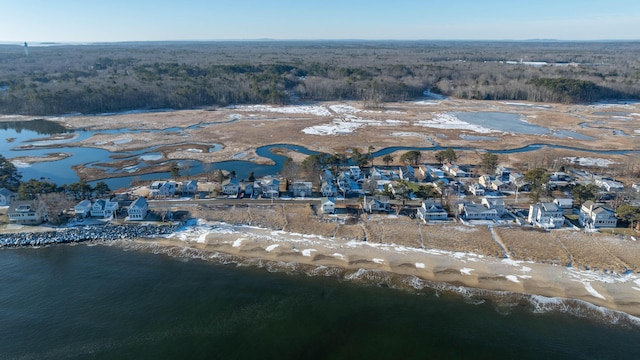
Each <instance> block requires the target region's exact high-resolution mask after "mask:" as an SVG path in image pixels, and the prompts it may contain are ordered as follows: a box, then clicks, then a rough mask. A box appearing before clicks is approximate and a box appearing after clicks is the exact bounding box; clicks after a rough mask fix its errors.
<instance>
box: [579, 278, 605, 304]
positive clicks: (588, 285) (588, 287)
mask: <svg viewBox="0 0 640 360" xmlns="http://www.w3.org/2000/svg"><path fill="white" fill-rule="evenodd" d="M582 284H583V285H584V288H585V289H586V290H587V292H588V293H589V294H591V296H593V297H597V298H599V299H602V300H606V298H605V297H604V296H602V295H601V294H600V293H599V292H597V291H596V289H594V288H593V286H591V283H590V282H587V281H585V282H583V283H582Z"/></svg>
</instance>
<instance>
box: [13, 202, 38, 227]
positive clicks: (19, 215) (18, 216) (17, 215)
mask: <svg viewBox="0 0 640 360" xmlns="http://www.w3.org/2000/svg"><path fill="white" fill-rule="evenodd" d="M7 215H8V216H9V222H10V223H12V224H22V225H38V224H42V223H43V222H45V221H47V212H46V210H45V209H44V206H43V204H42V202H40V201H13V202H12V203H11V205H9V211H8V212H7Z"/></svg>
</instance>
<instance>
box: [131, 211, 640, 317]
mask: <svg viewBox="0 0 640 360" xmlns="http://www.w3.org/2000/svg"><path fill="white" fill-rule="evenodd" d="M134 242H136V243H138V244H140V245H143V246H145V245H147V246H152V245H153V246H159V247H162V248H165V249H169V248H176V247H177V248H181V249H182V250H181V251H188V250H185V248H190V249H193V250H197V251H201V252H203V255H202V256H204V257H205V258H206V257H211V258H213V257H216V256H220V255H221V254H222V255H223V256H228V257H230V258H231V259H235V260H233V261H232V262H236V263H238V264H240V263H244V262H248V263H249V264H255V265H260V266H264V264H265V263H270V264H269V265H268V267H269V269H270V270H269V271H271V269H273V270H274V271H287V270H289V271H290V270H291V269H294V268H297V267H303V268H307V267H308V268H309V269H307V270H306V271H304V272H306V273H308V271H311V273H312V274H316V273H317V274H318V275H320V274H324V273H326V274H325V275H331V273H336V272H344V273H349V274H350V275H348V276H350V277H353V276H356V277H357V276H359V275H358V274H362V273H363V272H365V273H366V272H369V273H370V274H369V275H372V274H375V273H377V272H382V273H387V274H392V275H399V276H401V277H407V278H415V279H419V281H421V282H425V281H426V282H435V283H443V284H448V285H451V286H454V287H459V286H462V287H465V288H469V289H478V290H480V291H482V290H485V291H490V292H509V293H514V294H522V295H530V296H542V297H544V298H547V299H546V300H541V301H542V302H545V301H552V300H551V299H554V298H560V299H572V300H578V301H582V302H585V303H589V304H592V305H594V306H597V307H604V308H607V309H609V310H613V311H620V312H623V313H625V314H627V315H629V316H631V320H630V321H631V322H633V323H635V324H637V325H640V318H638V317H640V277H639V276H638V275H637V274H634V273H628V274H624V275H620V274H616V273H604V272H598V271H585V270H578V269H575V268H572V267H565V266H559V265H551V264H541V263H535V262H529V261H516V260H512V259H509V258H505V259H499V258H494V257H490V256H483V255H478V254H474V253H470V252H451V251H445V250H436V249H419V248H412V247H408V246H402V245H395V244H371V243H367V242H364V241H355V240H351V241H347V240H340V239H328V238H324V237H322V236H317V235H303V234H297V233H291V232H284V231H274V230H271V229H267V228H261V227H253V226H246V225H230V224H227V223H222V222H204V221H199V222H198V223H197V224H191V225H190V226H187V227H185V228H184V229H182V230H180V231H178V232H176V233H173V234H171V235H167V236H164V237H158V238H153V239H139V240H134ZM374 277H375V276H374ZM370 280H371V279H370ZM373 282H375V278H374V279H373Z"/></svg>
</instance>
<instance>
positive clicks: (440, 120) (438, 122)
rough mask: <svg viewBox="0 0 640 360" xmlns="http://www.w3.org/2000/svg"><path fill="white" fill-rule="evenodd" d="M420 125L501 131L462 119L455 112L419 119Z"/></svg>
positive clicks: (491, 131) (475, 130)
mask: <svg viewBox="0 0 640 360" xmlns="http://www.w3.org/2000/svg"><path fill="white" fill-rule="evenodd" d="M415 124H416V125H419V126H424V127H430V128H435V129H456V130H469V131H474V132H477V133H482V134H488V133H495V132H500V131H498V130H493V129H489V128H486V127H483V126H479V125H473V124H470V123H468V122H466V121H462V120H460V119H459V118H458V117H457V116H455V115H453V114H448V113H445V114H435V116H434V117H433V118H432V119H430V120H419V121H417V122H416V123H415Z"/></svg>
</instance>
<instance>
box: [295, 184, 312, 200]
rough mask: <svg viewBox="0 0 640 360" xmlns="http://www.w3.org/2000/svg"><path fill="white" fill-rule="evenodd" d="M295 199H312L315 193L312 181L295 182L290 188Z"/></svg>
mask: <svg viewBox="0 0 640 360" xmlns="http://www.w3.org/2000/svg"><path fill="white" fill-rule="evenodd" d="M289 189H290V191H291V193H292V194H293V197H310V196H312V192H313V184H312V183H311V181H294V182H292V183H291V185H290V186H289Z"/></svg>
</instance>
